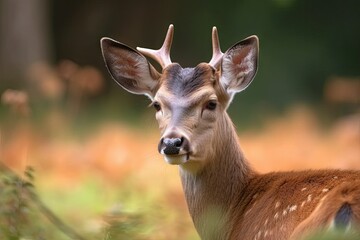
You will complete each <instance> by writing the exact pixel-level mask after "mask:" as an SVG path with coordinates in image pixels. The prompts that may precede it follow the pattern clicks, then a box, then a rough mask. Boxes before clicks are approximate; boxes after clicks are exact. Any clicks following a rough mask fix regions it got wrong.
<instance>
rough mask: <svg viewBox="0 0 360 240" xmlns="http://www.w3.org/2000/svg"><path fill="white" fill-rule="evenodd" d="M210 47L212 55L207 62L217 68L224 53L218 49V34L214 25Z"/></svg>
mask: <svg viewBox="0 0 360 240" xmlns="http://www.w3.org/2000/svg"><path fill="white" fill-rule="evenodd" d="M212 48H213V55H212V58H211V60H210V62H209V65H211V66H212V67H214V68H215V69H217V68H218V65H219V64H220V62H221V59H222V57H223V55H224V54H223V53H222V52H221V49H220V42H219V36H218V31H217V29H216V27H213V29H212Z"/></svg>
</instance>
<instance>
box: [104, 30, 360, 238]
mask: <svg viewBox="0 0 360 240" xmlns="http://www.w3.org/2000/svg"><path fill="white" fill-rule="evenodd" d="M173 32H174V27H173V25H170V27H169V30H168V32H167V35H166V38H165V41H164V44H163V46H162V47H161V48H160V49H159V50H151V49H144V48H137V51H136V50H134V49H132V48H130V47H128V46H126V45H125V44H122V43H119V42H116V41H114V40H112V39H109V38H103V39H102V40H101V48H102V53H103V57H104V60H105V63H106V66H107V68H108V70H109V72H110V74H111V76H112V77H113V78H114V80H115V81H116V82H117V83H118V84H119V85H120V86H121V87H123V88H124V89H125V90H127V91H129V92H131V93H134V94H145V95H147V96H148V97H149V98H150V99H151V101H152V105H153V106H154V108H155V109H156V119H157V121H158V122H159V127H160V130H161V134H162V136H161V139H160V142H159V145H158V150H159V152H160V153H161V154H162V155H163V156H164V158H165V160H166V162H168V163H169V164H174V165H179V168H180V175H181V180H182V185H183V188H184V192H185V196H186V201H187V204H188V208H189V212H190V214H191V217H192V219H193V222H194V225H195V227H196V229H197V231H198V233H199V235H200V237H201V238H202V239H221V240H222V239H274V240H279V239H300V238H303V237H304V236H305V235H307V234H309V233H312V232H314V231H318V230H322V231H326V230H328V229H337V228H343V229H345V230H344V231H347V232H350V233H352V232H354V234H357V233H356V232H357V231H358V230H359V224H360V171H340V170H316V171H300V172H272V173H268V174H259V173H257V172H256V171H254V170H253V169H252V168H251V167H250V166H249V164H248V162H247V160H246V158H245V157H244V154H243V153H242V151H241V149H240V146H239V144H238V141H237V134H236V131H235V129H234V126H233V124H232V122H231V120H230V118H229V116H228V114H227V113H226V109H227V108H228V106H229V104H230V102H231V100H232V99H233V97H234V95H235V93H237V92H241V91H243V90H244V89H245V88H246V87H247V86H249V84H250V83H251V81H252V80H253V78H254V76H255V73H256V71H257V65H258V51H259V50H258V48H259V47H258V38H257V37H256V36H251V37H248V38H246V39H244V40H242V41H240V42H238V43H237V44H235V45H234V46H232V47H231V48H229V49H228V50H227V51H226V52H225V53H222V52H221V50H220V45H219V40H218V34H217V30H216V28H215V27H214V28H213V31H212V45H213V56H212V59H211V61H210V62H209V63H200V64H199V65H197V66H196V67H195V68H182V67H181V66H180V65H179V64H177V63H172V62H171V59H170V47H171V43H172V38H173ZM145 56H147V57H150V58H153V59H154V60H156V61H157V62H158V63H159V64H160V65H161V67H162V73H159V72H158V71H156V70H155V68H154V67H153V66H152V65H151V64H150V63H149V62H148V61H147V59H146V58H145ZM274 144H276V143H275V141H274ZM359 239H360V238H359Z"/></svg>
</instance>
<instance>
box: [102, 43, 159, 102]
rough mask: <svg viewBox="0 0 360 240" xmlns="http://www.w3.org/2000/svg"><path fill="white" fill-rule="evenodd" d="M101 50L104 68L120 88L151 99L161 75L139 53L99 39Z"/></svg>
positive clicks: (119, 44)
mask: <svg viewBox="0 0 360 240" xmlns="http://www.w3.org/2000/svg"><path fill="white" fill-rule="evenodd" d="M101 50H102V54H103V57H104V60H105V64H106V67H107V68H108V70H109V72H110V74H111V76H112V77H113V79H114V80H115V81H116V82H117V83H118V84H119V85H120V86H121V87H123V88H124V89H125V90H127V91H129V92H131V93H134V94H144V95H147V96H148V97H150V98H151V99H153V97H154V96H155V94H156V91H157V90H158V87H159V81H158V79H159V78H160V76H161V74H160V73H159V72H157V71H156V70H155V68H154V67H153V66H152V65H151V64H150V63H149V62H148V61H147V59H146V58H145V57H144V56H143V55H142V54H141V53H140V52H138V51H136V50H134V49H132V48H130V47H128V46H126V45H125V44H122V43H119V42H117V41H115V40H112V39H110V38H102V39H101Z"/></svg>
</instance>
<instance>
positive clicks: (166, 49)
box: [136, 24, 174, 69]
mask: <svg viewBox="0 0 360 240" xmlns="http://www.w3.org/2000/svg"><path fill="white" fill-rule="evenodd" d="M173 36H174V25H172V24H170V26H169V29H168V31H167V33H166V37H165V40H164V43H163V45H162V47H161V48H160V49H158V50H153V49H148V48H141V47H137V48H136V49H137V50H138V51H139V52H141V53H142V54H144V55H145V56H148V57H150V58H152V59H154V60H155V61H157V62H158V63H159V64H160V65H161V67H162V68H163V69H164V68H166V67H167V66H168V65H170V64H171V63H172V62H171V59H170V49H171V44H172V40H173Z"/></svg>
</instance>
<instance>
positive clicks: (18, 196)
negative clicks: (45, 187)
mask: <svg viewBox="0 0 360 240" xmlns="http://www.w3.org/2000/svg"><path fill="white" fill-rule="evenodd" d="M33 179H34V177H33V169H32V168H30V167H29V168H27V169H26V170H25V173H24V177H23V178H20V177H19V176H17V175H15V174H12V173H10V172H8V173H5V174H3V175H2V177H1V182H0V189H1V192H0V194H1V197H0V206H1V207H0V239H10V240H16V239H22V238H26V239H44V232H45V229H44V228H43V226H42V225H41V224H39V222H38V221H36V219H38V216H37V215H38V213H36V211H34V208H33V207H34V206H33V204H32V202H31V194H32V192H33V188H34V185H33V183H32V182H33ZM34 220H35V221H34Z"/></svg>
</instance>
